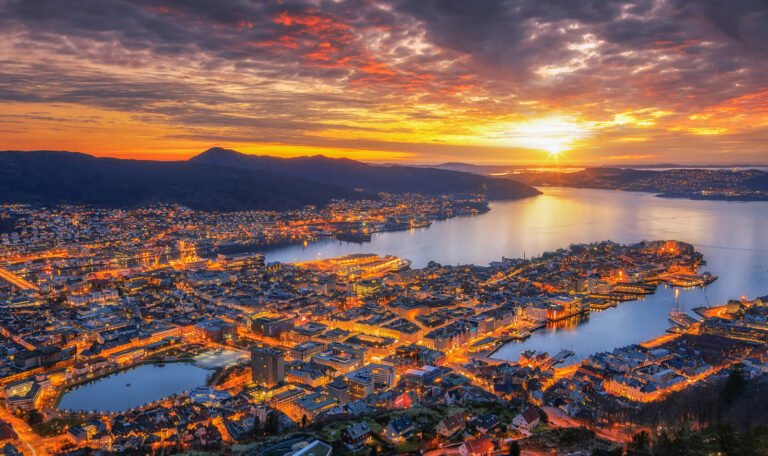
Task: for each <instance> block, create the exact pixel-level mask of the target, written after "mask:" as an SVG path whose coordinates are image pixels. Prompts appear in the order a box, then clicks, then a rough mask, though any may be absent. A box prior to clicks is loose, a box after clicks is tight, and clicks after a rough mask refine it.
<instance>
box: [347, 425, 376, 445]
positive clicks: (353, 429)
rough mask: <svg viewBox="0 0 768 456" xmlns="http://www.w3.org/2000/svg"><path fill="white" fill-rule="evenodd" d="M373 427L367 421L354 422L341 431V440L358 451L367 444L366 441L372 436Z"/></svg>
mask: <svg viewBox="0 0 768 456" xmlns="http://www.w3.org/2000/svg"><path fill="white" fill-rule="evenodd" d="M371 435H373V433H372V432H371V427H370V426H369V425H368V423H366V422H365V421H361V422H359V423H354V424H353V425H352V426H350V427H348V428H347V429H345V430H344V432H342V433H341V441H342V442H344V445H346V446H347V448H349V449H350V450H352V451H357V450H360V449H362V448H363V446H365V442H366V441H367V440H368V439H370V438H371Z"/></svg>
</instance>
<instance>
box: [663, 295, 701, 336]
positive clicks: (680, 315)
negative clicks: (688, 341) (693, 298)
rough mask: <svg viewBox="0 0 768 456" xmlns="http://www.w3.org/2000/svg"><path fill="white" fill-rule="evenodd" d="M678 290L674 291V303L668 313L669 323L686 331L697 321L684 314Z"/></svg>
mask: <svg viewBox="0 0 768 456" xmlns="http://www.w3.org/2000/svg"><path fill="white" fill-rule="evenodd" d="M679 297H680V290H679V289H675V301H674V304H673V305H672V310H671V311H670V312H669V321H671V322H672V323H674V324H675V325H677V326H679V327H680V328H683V329H687V328H688V327H690V326H691V325H692V324H694V323H696V322H697V320H696V319H695V318H693V317H692V316H690V315H688V314H687V313H686V312H685V304H682V303H680V301H679Z"/></svg>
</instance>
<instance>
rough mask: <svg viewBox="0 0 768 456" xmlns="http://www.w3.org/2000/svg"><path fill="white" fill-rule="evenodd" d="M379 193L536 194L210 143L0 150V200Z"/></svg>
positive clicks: (282, 198)
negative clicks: (151, 154) (186, 154)
mask: <svg viewBox="0 0 768 456" xmlns="http://www.w3.org/2000/svg"><path fill="white" fill-rule="evenodd" d="M378 192H391V193H404V192H414V193H425V194H433V195H434V194H449V193H451V194H458V193H476V192H478V193H484V194H486V195H487V196H488V197H489V198H491V199H516V198H524V197H527V196H534V195H538V194H539V192H538V190H536V189H534V188H532V187H529V186H527V185H524V184H521V183H519V182H516V181H511V180H507V179H494V178H490V177H486V176H479V175H474V174H468V173H461V172H453V171H443V170H437V169H428V168H410V167H406V166H391V167H378V166H372V165H367V164H364V163H361V162H357V161H354V160H347V159H331V158H327V157H322V156H314V157H299V158H293V159H283V158H276V157H264V156H250V155H245V154H240V153H238V152H235V151H231V150H226V149H221V148H213V149H209V150H207V151H205V152H203V153H202V154H200V155H198V156H196V157H193V158H192V159H190V160H188V161H171V162H161V161H150V160H122V159H115V158H97V157H94V156H91V155H87V154H82V153H75V152H61V151H31V152H21V151H5V152H0V203H24V204H38V205H49V206H50V205H60V204H88V205H94V206H98V207H137V206H141V205H145V204H149V203H154V202H162V203H176V204H183V205H186V206H188V207H190V208H193V209H200V210H220V211H235V210H248V209H269V210H283V209H291V208H297V207H302V206H305V205H307V204H314V205H324V204H326V203H328V202H329V201H330V200H332V199H341V198H343V199H353V200H354V199H362V198H375V197H376V193H378Z"/></svg>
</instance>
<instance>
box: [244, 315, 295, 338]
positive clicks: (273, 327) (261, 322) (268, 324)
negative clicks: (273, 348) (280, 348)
mask: <svg viewBox="0 0 768 456" xmlns="http://www.w3.org/2000/svg"><path fill="white" fill-rule="evenodd" d="M292 328H293V318H290V317H257V318H254V319H253V321H252V322H251V329H253V332H255V333H256V334H258V335H260V336H266V337H274V338H279V337H280V335H281V334H283V333H284V332H287V331H290V330H291V329H292Z"/></svg>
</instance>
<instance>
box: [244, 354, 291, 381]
mask: <svg viewBox="0 0 768 456" xmlns="http://www.w3.org/2000/svg"><path fill="white" fill-rule="evenodd" d="M251 377H252V378H253V381H254V383H257V384H259V385H262V386H270V387H271V386H275V385H277V384H278V383H280V382H282V381H283V379H285V352H284V351H283V350H281V349H279V348H272V347H254V348H252V349H251Z"/></svg>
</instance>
